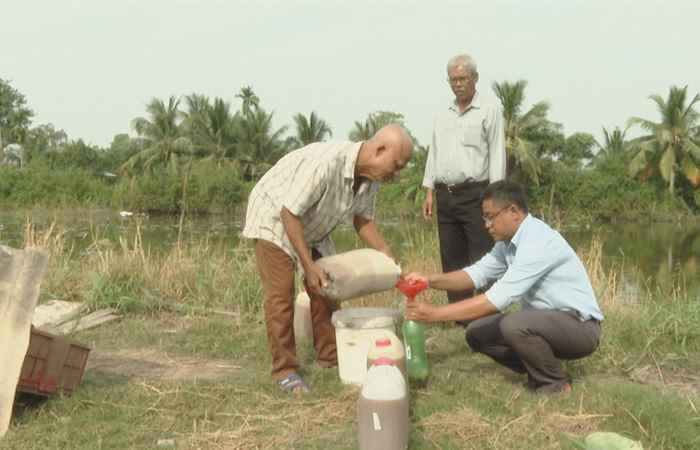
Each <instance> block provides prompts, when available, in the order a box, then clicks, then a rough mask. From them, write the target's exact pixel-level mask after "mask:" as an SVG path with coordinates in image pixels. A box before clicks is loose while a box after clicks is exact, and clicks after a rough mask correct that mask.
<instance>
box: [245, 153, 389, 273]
mask: <svg viewBox="0 0 700 450" xmlns="http://www.w3.org/2000/svg"><path fill="white" fill-rule="evenodd" d="M361 146H362V143H361V142H359V143H354V142H320V143H314V144H310V145H307V146H306V147H302V148H300V149H299V150H296V151H293V152H290V153H288V154H287V155H285V156H284V157H283V158H282V159H280V160H279V161H278V162H277V164H275V165H274V167H272V168H271V169H270V170H269V171H268V172H267V173H266V174H265V175H264V176H263V177H262V178H261V179H260V181H258V183H257V184H256V185H255V188H253V191H252V192H251V193H250V197H249V199H248V210H247V212H246V219H245V227H244V228H243V233H242V234H243V237H246V238H250V239H264V240H266V241H270V242H272V243H273V244H275V245H277V246H279V247H280V248H281V249H282V250H284V251H285V252H286V253H287V254H289V255H290V256H291V257H292V258H294V259H295V260H296V259H297V255H296V252H295V251H294V248H293V247H292V244H291V242H290V241H289V237H288V236H287V233H286V231H285V230H284V226H283V225H282V220H281V218H280V212H281V211H282V208H283V207H285V208H287V209H288V210H289V211H290V212H291V213H292V214H294V215H295V216H297V217H299V219H300V220H301V223H302V225H303V226H304V239H305V240H306V243H307V244H308V245H309V246H311V247H313V248H316V249H317V250H318V251H319V252H320V253H321V254H322V255H324V256H326V255H332V254H334V253H335V246H334V244H333V241H332V240H331V237H330V234H331V232H332V231H333V229H335V227H337V226H338V225H339V224H340V223H341V222H351V221H352V218H353V216H356V215H357V216H362V217H365V218H367V219H370V220H371V219H373V218H374V208H375V200H376V195H377V191H378V190H379V186H380V183H379V182H370V181H363V182H362V184H361V185H360V188H359V189H358V191H357V194H355V193H354V192H353V189H352V187H353V183H354V181H355V163H356V161H357V155H358V153H359V152H360V147H361Z"/></svg>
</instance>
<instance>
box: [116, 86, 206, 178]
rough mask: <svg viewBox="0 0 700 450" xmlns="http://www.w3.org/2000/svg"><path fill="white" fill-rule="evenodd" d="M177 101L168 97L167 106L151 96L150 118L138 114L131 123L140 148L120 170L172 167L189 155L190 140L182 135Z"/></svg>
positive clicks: (190, 149)
mask: <svg viewBox="0 0 700 450" xmlns="http://www.w3.org/2000/svg"><path fill="white" fill-rule="evenodd" d="M179 104H180V100H179V99H177V98H176V97H170V98H169V99H168V104H167V105H166V104H165V103H164V102H163V101H162V100H160V99H157V98H154V99H153V100H151V102H150V103H149V104H148V105H147V106H146V111H147V112H148V114H149V118H145V117H137V118H136V119H134V120H133V121H132V124H131V126H132V127H133V129H134V131H136V133H137V134H138V136H139V138H140V139H141V141H142V143H143V147H142V148H143V150H141V151H139V152H138V153H136V154H135V155H133V156H132V157H131V158H129V159H128V160H127V161H126V162H125V163H124V164H123V165H122V170H123V171H130V170H133V169H135V168H136V167H143V168H144V169H146V170H147V169H151V168H153V167H156V166H158V165H169V166H170V167H171V168H172V169H175V168H176V167H177V166H178V165H179V160H180V159H181V158H182V157H183V156H186V155H191V154H192V142H191V141H190V139H189V138H187V137H185V136H183V135H182V132H181V129H180V126H179V122H180V116H181V112H180V110H179V109H178V106H179Z"/></svg>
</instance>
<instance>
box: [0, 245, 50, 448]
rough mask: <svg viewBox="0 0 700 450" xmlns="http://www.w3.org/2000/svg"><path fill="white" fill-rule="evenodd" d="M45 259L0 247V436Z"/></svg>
mask: <svg viewBox="0 0 700 450" xmlns="http://www.w3.org/2000/svg"><path fill="white" fill-rule="evenodd" d="M46 263H47V256H46V254H45V253H44V252H42V251H40V250H37V249H25V250H15V249H12V248H9V247H5V246H2V245H0V368H2V369H1V370H0V437H2V436H3V435H4V434H5V432H6V431H7V429H8V427H9V426H10V419H11V418H12V405H13V403H14V400H15V390H16V389H17V382H18V381H19V375H20V373H21V370H22V364H23V363H24V356H25V355H26V353H27V349H28V347H29V336H30V332H31V324H32V315H33V314H34V307H35V306H36V302H37V299H38V298H39V284H40V283H41V278H42V277H43V275H44V271H45V270H46Z"/></svg>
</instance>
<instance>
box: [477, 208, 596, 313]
mask: <svg viewBox="0 0 700 450" xmlns="http://www.w3.org/2000/svg"><path fill="white" fill-rule="evenodd" d="M464 271H465V272H467V274H468V275H469V276H470V277H471V279H472V281H474V285H475V287H476V288H477V289H479V288H482V287H484V286H486V285H487V284H488V283H489V282H491V281H494V280H497V281H496V282H495V283H494V284H493V286H491V288H490V289H489V290H488V291H486V297H487V298H488V300H489V301H490V302H491V303H493V305H494V306H495V307H496V308H498V310H499V311H503V310H504V309H506V308H507V307H508V306H510V305H511V304H513V303H515V302H520V303H521V304H522V307H523V309H525V308H531V309H540V310H559V311H571V312H574V313H576V314H577V315H578V317H579V318H580V319H581V320H589V319H595V320H598V321H602V320H603V313H602V312H601V310H600V307H599V306H598V301H597V300H596V298H595V294H594V292H593V287H592V286H591V282H590V280H589V278H588V274H587V273H586V269H585V267H584V266H583V263H582V262H581V260H580V259H579V257H578V256H577V255H576V252H574V250H573V249H572V248H571V246H570V245H569V243H568V242H566V240H565V239H564V238H563V237H562V236H561V234H559V232H557V231H555V230H553V229H552V228H551V227H550V226H549V225H547V224H546V223H544V222H542V221H541V220H539V219H536V218H534V217H532V216H531V215H529V214H528V215H527V217H526V218H525V220H523V222H522V223H521V224H520V226H519V227H518V230H517V231H516V233H515V235H514V236H513V238H512V239H511V240H510V241H499V242H496V244H495V245H494V247H493V249H492V250H491V251H490V252H489V253H487V254H486V255H484V257H483V258H481V259H480V260H479V261H477V262H476V263H475V264H473V265H471V266H469V267H466V268H465V269H464Z"/></svg>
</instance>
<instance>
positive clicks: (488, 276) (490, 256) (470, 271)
mask: <svg viewBox="0 0 700 450" xmlns="http://www.w3.org/2000/svg"><path fill="white" fill-rule="evenodd" d="M501 245H503V244H500V243H499V244H497V245H496V246H495V247H494V248H493V249H492V250H491V251H490V252H488V253H487V254H485V255H484V256H482V257H481V259H480V260H478V261H477V262H475V263H474V264H472V265H471V266H469V267H465V268H464V271H465V272H467V275H469V277H470V278H471V279H472V281H473V282H474V287H475V288H476V289H481V288H483V287H484V286H486V285H487V284H489V283H490V282H491V281H493V280H496V279H498V277H500V276H501V275H503V274H504V273H505V272H506V270H507V268H508V265H507V264H506V259H505V253H504V252H503V250H502V249H501V248H500V246H501Z"/></svg>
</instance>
